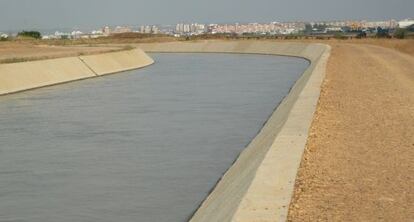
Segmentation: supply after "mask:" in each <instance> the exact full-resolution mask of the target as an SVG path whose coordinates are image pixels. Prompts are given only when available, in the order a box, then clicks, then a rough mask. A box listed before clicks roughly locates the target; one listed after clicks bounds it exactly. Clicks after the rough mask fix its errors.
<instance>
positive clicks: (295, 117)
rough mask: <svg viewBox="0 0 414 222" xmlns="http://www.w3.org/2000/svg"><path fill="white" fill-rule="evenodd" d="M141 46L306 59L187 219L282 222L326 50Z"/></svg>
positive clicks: (230, 44)
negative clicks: (267, 115)
mask: <svg viewBox="0 0 414 222" xmlns="http://www.w3.org/2000/svg"><path fill="white" fill-rule="evenodd" d="M139 47H140V48H142V49H143V50H145V51H147V52H200V53H202V52H204V53H205V52H212V53H213V52H215V53H251V54H269V55H285V56H295V57H302V58H305V59H308V60H309V61H310V65H309V67H308V69H307V70H306V71H305V72H304V74H303V75H302V76H301V78H300V79H299V80H298V81H297V82H296V83H295V85H294V86H293V88H292V89H291V91H290V93H289V95H288V96H287V97H286V98H285V99H284V100H283V101H282V103H281V104H280V105H279V106H278V108H277V109H276V110H275V111H274V113H273V114H272V116H271V117H270V118H269V120H268V121H267V123H266V124H265V126H264V127H263V129H262V130H261V131H260V132H259V134H258V135H257V136H256V137H255V138H254V140H253V141H252V142H251V143H250V144H249V145H248V146H247V148H246V149H245V150H244V151H243V152H242V153H241V154H240V156H239V157H238V159H237V160H236V161H235V163H234V164H233V166H231V168H230V169H229V170H228V171H227V172H226V173H225V175H224V176H223V177H222V178H221V180H220V181H219V182H218V184H217V185H216V187H215V188H214V190H213V191H212V192H211V194H210V195H209V196H208V197H207V198H206V199H205V200H204V202H203V203H202V205H201V206H200V207H199V209H198V210H197V211H196V212H195V214H194V215H193V217H192V218H191V221H208V222H211V221H219V222H223V221H246V222H251V221H285V220H286V217H287V213H288V208H289V203H290V200H291V197H292V194H293V189H294V182H295V178H296V174H297V170H298V168H299V165H300V161H301V157H302V154H303V151H304V148H305V144H306V140H307V136H308V129H309V127H310V124H311V122H312V118H313V115H314V112H315V109H316V105H317V101H318V99H319V94H320V89H321V84H322V81H323V79H324V76H325V67H326V63H327V60H328V57H329V53H330V47H329V46H327V45H322V44H305V43H276V42H259V41H202V42H173V43H148V44H140V45H139ZM276 105H277V104H275V106H276Z"/></svg>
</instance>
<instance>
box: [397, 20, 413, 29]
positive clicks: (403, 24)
mask: <svg viewBox="0 0 414 222" xmlns="http://www.w3.org/2000/svg"><path fill="white" fill-rule="evenodd" d="M412 25H414V20H413V19H404V20H402V21H399V22H398V26H399V27H400V28H407V27H409V26H412Z"/></svg>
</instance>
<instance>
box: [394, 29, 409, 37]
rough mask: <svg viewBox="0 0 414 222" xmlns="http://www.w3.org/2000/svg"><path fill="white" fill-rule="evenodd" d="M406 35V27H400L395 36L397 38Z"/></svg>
mask: <svg viewBox="0 0 414 222" xmlns="http://www.w3.org/2000/svg"><path fill="white" fill-rule="evenodd" d="M406 35H407V30H406V29H402V28H398V29H397V30H395V32H394V37H395V38H397V39H404V38H405V36H406Z"/></svg>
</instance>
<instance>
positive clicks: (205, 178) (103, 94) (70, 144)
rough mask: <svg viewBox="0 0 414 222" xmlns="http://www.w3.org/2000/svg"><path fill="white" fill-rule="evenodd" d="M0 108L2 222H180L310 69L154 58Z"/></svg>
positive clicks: (272, 59)
mask: <svg viewBox="0 0 414 222" xmlns="http://www.w3.org/2000/svg"><path fill="white" fill-rule="evenodd" d="M151 56H153V57H154V59H155V60H156V61H157V63H156V64H154V65H153V66H150V67H147V68H145V69H140V70H135V71H130V72H125V73H122V74H117V75H110V76H105V77H102V78H94V79H89V80H84V81H78V82H74V83H70V84H64V85H58V86H53V87H48V88H43V89H38V90H33V91H28V92H24V93H19V94H14V95H8V96H3V97H0V221H28V222H29V221H30V222H49V221H50V222H52V221H53V222H56V221H57V222H60V221H64V222H66V221H68V222H69V221H99V222H105V221H108V222H110V221H111V222H113V221H144V222H146V221H155V222H163V221H168V222H174V221H185V220H187V219H188V217H189V216H190V215H191V214H192V212H193V211H194V210H195V209H196V208H197V207H198V205H199V204H200V203H201V202H202V200H203V199H204V198H205V197H206V195H207V194H208V192H209V191H210V190H211V189H212V187H214V185H215V183H216V182H217V180H218V179H219V178H220V177H221V175H222V174H223V173H224V172H225V171H226V170H227V169H228V168H229V167H230V166H231V164H232V162H233V161H234V159H235V158H236V157H237V156H238V155H239V153H240V152H241V151H242V150H243V148H244V147H245V146H246V144H248V143H249V141H251V139H252V138H254V136H255V135H256V134H257V132H258V131H259V130H260V128H261V127H262V125H263V124H264V123H265V121H266V120H267V118H268V117H269V115H270V114H271V113H272V111H273V110H274V108H275V107H276V106H277V104H279V102H280V101H281V100H282V99H283V97H284V96H285V95H286V94H287V93H288V91H289V89H290V88H291V86H292V85H293V84H294V82H295V81H296V80H297V78H298V77H299V76H300V75H301V74H302V73H303V71H304V70H305V69H306V67H307V66H308V62H307V61H305V60H302V59H297V58H288V57H276V56H262V55H226V54H153V55H151Z"/></svg>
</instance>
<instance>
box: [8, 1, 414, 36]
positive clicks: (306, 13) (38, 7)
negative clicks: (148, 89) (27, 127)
mask: <svg viewBox="0 0 414 222" xmlns="http://www.w3.org/2000/svg"><path fill="white" fill-rule="evenodd" d="M167 4H168V7H165V6H166V5H167ZM0 6H1V7H0V18H1V19H0V30H3V31H6V30H13V31H14V30H20V29H30V28H32V29H57V28H71V29H91V28H94V27H101V26H105V25H110V26H115V25H140V24H175V23H180V22H185V21H198V22H200V23H236V22H240V23H248V22H259V23H264V22H270V21H332V20H387V19H397V20H399V19H404V18H409V17H412V13H411V9H412V8H414V2H412V1H408V0H398V1H393V2H390V1H374V0H367V1H365V2H358V1H356V0H351V1H347V2H344V1H327V0H317V1H313V2H308V1H304V0H293V1H289V2H288V3H287V2H284V1H270V0H258V1H255V2H245V1H235V0H228V1H225V2H221V1H218V0H213V1H209V2H202V1H197V2H194V1H189V0H179V1H174V2H171V1H169V2H165V1H163V0H155V1H151V2H145V1H132V0H121V1H117V2H114V1H109V0H100V1H98V0H89V1H80V0H72V1H70V2H60V1H52V0H39V1H36V2H33V1H29V0H16V1H2V2H1V3H0ZM236 6H237V7H236ZM234 8H237V10H234Z"/></svg>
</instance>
